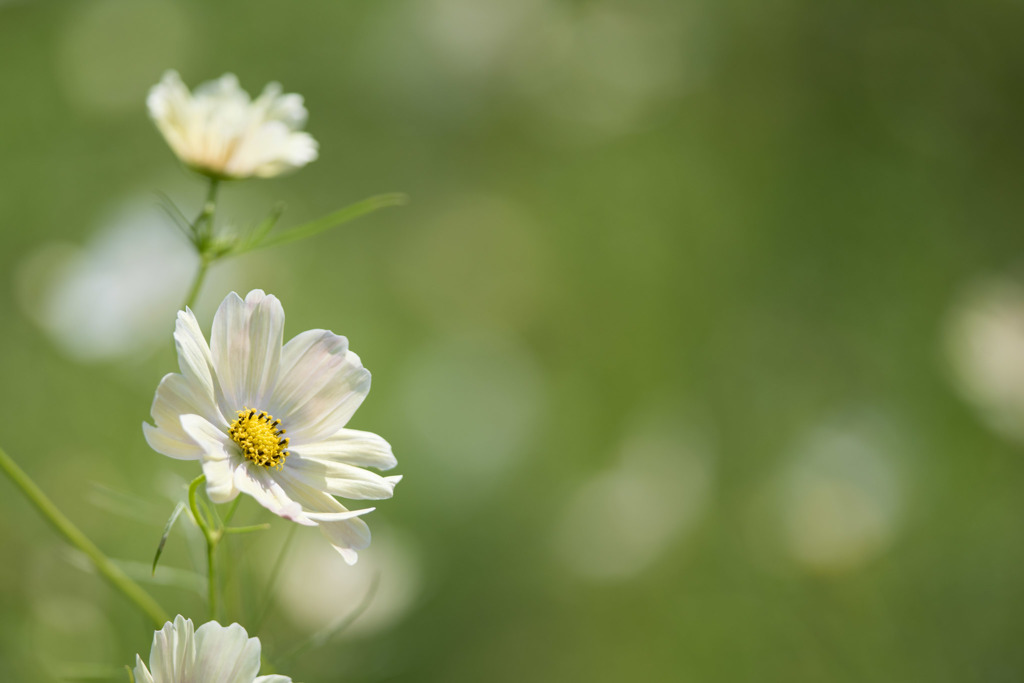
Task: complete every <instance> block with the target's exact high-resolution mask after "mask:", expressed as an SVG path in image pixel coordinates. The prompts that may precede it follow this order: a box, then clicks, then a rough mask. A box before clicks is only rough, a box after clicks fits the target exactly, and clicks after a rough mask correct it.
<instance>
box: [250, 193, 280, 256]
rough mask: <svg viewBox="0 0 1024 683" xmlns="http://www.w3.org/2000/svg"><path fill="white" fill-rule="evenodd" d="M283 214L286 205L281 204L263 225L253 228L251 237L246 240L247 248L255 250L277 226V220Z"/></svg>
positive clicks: (272, 211)
mask: <svg viewBox="0 0 1024 683" xmlns="http://www.w3.org/2000/svg"><path fill="white" fill-rule="evenodd" d="M282 213H284V204H283V203H279V204H278V205H277V206H275V207H274V208H273V209H272V210H271V211H270V213H269V214H268V215H267V217H266V218H264V219H263V222H262V223H260V224H259V225H257V226H256V227H255V228H253V231H252V233H250V235H249V237H248V238H247V239H246V240H245V245H246V247H253V248H255V247H256V245H258V244H259V243H260V242H262V241H263V238H264V237H266V236H267V234H268V233H269V232H270V231H271V230H272V229H273V228H274V226H275V225H277V220H278V219H279V218H280V217H281V214H282Z"/></svg>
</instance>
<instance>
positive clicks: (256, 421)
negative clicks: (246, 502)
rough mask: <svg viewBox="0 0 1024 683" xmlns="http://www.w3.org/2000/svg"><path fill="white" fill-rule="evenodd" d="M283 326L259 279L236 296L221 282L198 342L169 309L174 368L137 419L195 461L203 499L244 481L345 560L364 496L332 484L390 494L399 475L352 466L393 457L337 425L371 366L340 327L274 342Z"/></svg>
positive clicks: (362, 531) (184, 315)
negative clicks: (207, 328)
mask: <svg viewBox="0 0 1024 683" xmlns="http://www.w3.org/2000/svg"><path fill="white" fill-rule="evenodd" d="M283 333H284V309H282V307H281V303H280V302H279V301H278V300H277V298H276V297H274V296H268V295H266V294H264V293H263V291H262V290H258V289H257V290H253V291H251V292H249V294H248V296H246V298H245V300H244V301H243V300H242V299H241V298H240V297H239V296H238V295H237V294H235V293H234V292H232V293H230V294H228V296H227V297H226V298H225V299H224V301H223V303H221V305H220V308H219V309H218V310H217V313H216V315H215V316H214V318H213V329H212V332H211V334H210V344H209V345H207V343H206V339H205V338H204V337H203V333H202V331H201V330H200V329H199V323H198V322H196V318H195V316H194V315H193V314H192V311H190V310H187V309H186V310H185V311H182V312H179V313H178V321H177V325H176V327H175V331H174V339H175V342H176V344H177V348H178V363H179V366H180V368H181V374H177V373H171V374H168V375H166V376H165V377H164V378H163V380H161V382H160V386H159V387H157V390H156V397H155V398H154V400H153V407H152V409H151V413H152V415H153V420H154V422H155V423H156V426H155V427H154V426H152V425H150V424H146V423H143V425H142V428H143V431H144V432H145V435H146V441H148V442H149V445H150V446H151V447H152V448H153V449H154V450H156V451H157V452H159V453H162V454H164V455H167V456H169V457H172V458H177V459H180V460H199V461H200V463H201V464H202V468H203V474H205V475H206V492H207V495H208V496H209V497H210V500H212V501H214V502H216V503H225V502H228V501H230V500H233V499H234V498H235V497H236V496H238V494H239V493H240V492H241V493H247V494H249V495H250V496H252V497H253V498H255V499H256V501H257V502H258V503H259V504H260V505H262V506H264V507H265V508H267V509H268V510H270V511H271V512H273V513H274V514H276V515H279V516H281V517H284V518H285V519H289V520H291V521H293V522H297V523H299V524H303V525H306V526H319V527H320V530H321V531H322V532H323V533H324V535H325V536H326V537H327V539H328V540H329V541H330V542H331V545H333V546H334V548H335V549H336V550H337V551H338V552H339V553H341V556H342V557H343V558H344V559H345V561H346V562H348V563H349V564H354V563H355V561H356V559H357V553H356V551H357V550H361V549H363V548H365V547H367V546H368V545H369V543H370V530H369V529H368V528H367V526H366V524H365V523H364V522H363V521H362V520H360V519H358V517H359V516H361V515H364V514H366V513H367V512H370V511H372V510H373V508H365V509H361V510H351V511H350V510H348V509H347V508H345V507H344V506H343V505H341V503H339V502H338V501H337V500H336V499H335V498H334V496H335V495H337V496H343V497H345V498H350V499H355V500H366V499H381V498H390V497H391V496H392V494H393V492H394V488H395V484H397V483H398V481H399V480H400V479H401V477H400V476H396V477H382V476H380V475H378V474H375V473H373V472H370V471H368V470H365V469H363V467H366V466H369V467H375V468H377V469H381V470H386V469H390V468H392V467H394V466H395V464H396V461H395V456H394V455H393V454H392V452H391V446H390V445H389V444H388V443H387V441H385V440H384V439H382V438H381V437H379V436H377V435H376V434H371V433H369V432H361V431H356V430H352V429H344V426H345V424H346V423H347V422H348V421H349V418H351V417H352V414H353V413H355V411H356V409H357V408H358V407H359V405H360V404H361V403H362V402H363V399H364V398H366V395H367V393H369V391H370V373H369V372H368V371H367V370H366V369H365V368H364V367H363V365H362V363H361V362H360V360H359V356H357V355H356V354H354V353H352V352H351V351H349V350H348V340H347V339H346V338H345V337H341V336H338V335H336V334H334V333H333V332H329V331H327V330H308V331H306V332H303V333H301V334H299V335H297V336H295V337H294V338H292V339H291V341H289V342H288V343H287V344H284V345H283V346H282V339H283ZM275 416H276V417H275ZM286 430H287V434H288V436H284V434H285V433H286Z"/></svg>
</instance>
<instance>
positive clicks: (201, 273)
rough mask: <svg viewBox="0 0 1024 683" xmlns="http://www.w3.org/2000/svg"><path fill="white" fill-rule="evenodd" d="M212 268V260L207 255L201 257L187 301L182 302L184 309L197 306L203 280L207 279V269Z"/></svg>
mask: <svg viewBox="0 0 1024 683" xmlns="http://www.w3.org/2000/svg"><path fill="white" fill-rule="evenodd" d="M209 269H210V262H209V261H208V260H207V259H206V257H205V256H200V257H199V270H198V271H196V276H195V279H193V280H192V286H191V287H189V290H188V296H187V297H185V303H184V304H182V306H181V308H182V310H184V309H186V308H191V307H192V306H195V304H196V299H197V298H199V290H200V289H202V287H203V280H205V279H206V271H207V270H209Z"/></svg>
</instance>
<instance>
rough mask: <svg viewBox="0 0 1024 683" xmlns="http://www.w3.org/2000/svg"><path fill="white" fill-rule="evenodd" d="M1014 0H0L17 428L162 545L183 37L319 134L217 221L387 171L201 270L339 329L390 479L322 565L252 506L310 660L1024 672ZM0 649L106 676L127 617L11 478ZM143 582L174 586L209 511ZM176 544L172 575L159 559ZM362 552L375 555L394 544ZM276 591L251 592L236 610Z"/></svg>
mask: <svg viewBox="0 0 1024 683" xmlns="http://www.w3.org/2000/svg"><path fill="white" fill-rule="evenodd" d="M1022 26H1024V6H1022V5H1021V3H1019V2H1013V1H1011V0H977V1H976V2H970V3H967V2H953V1H950V0H937V1H933V2H915V1H912V0H898V1H889V2H854V1H853V0H845V1H843V0H839V1H837V2H825V3H822V2H814V1H811V0H778V1H776V2H771V3H761V2H751V1H743V0H725V1H723V2H712V1H711V0H702V1H700V2H688V1H685V0H673V1H658V0H629V1H626V0H592V1H588V0H514V1H513V0H420V1H417V2H412V1H409V0H374V1H372V2H370V1H363V2H337V1H331V2H328V1H326V0H324V1H321V0H316V1H314V0H305V1H304V2H292V3H273V2H266V1H254V0H247V1H245V2H242V1H241V0H230V1H226V2H217V3H209V2H197V1H194V0H193V1H188V2H167V1H157V0H148V1H147V2H138V1H136V0H98V1H90V2H16V1H11V0H7V1H6V2H3V1H0V83H2V84H3V91H4V96H3V105H2V106H0V218H2V228H0V229H2V231H3V238H4V240H3V241H4V248H3V249H2V251H0V273H2V274H3V277H2V278H0V314H2V316H3V321H4V325H3V334H2V335H0V380H2V392H0V397H2V398H0V401H2V403H0V415H2V416H3V419H2V428H0V443H2V445H3V447H4V448H5V449H7V450H8V451H9V452H10V453H11V454H12V455H13V456H14V457H15V458H16V459H17V460H18V461H19V462H20V463H21V464H22V465H23V466H24V468H25V469H26V470H27V471H28V472H29V473H30V474H31V475H32V476H33V477H34V478H35V479H36V480H37V481H38V482H39V483H40V484H41V485H42V486H43V487H44V488H45V489H46V490H47V491H48V492H49V493H50V494H51V495H52V496H53V497H54V498H55V499H56V500H57V501H58V502H59V504H60V505H61V507H62V508H63V509H64V510H65V511H66V512H67V513H68V514H70V515H71V516H72V517H73V518H74V519H75V520H76V521H77V522H78V523H79V524H80V525H81V526H82V528H83V529H84V530H85V531H86V532H87V533H88V534H89V535H90V536H91V537H92V538H93V539H94V540H96V542H97V543H98V544H99V545H100V546H101V547H102V548H103V549H105V550H106V551H107V552H109V553H110V554H111V555H112V556H114V557H117V558H120V559H123V560H124V561H125V563H126V565H125V566H126V567H128V568H129V569H130V570H131V571H133V572H136V573H139V574H140V575H141V576H143V577H144V576H145V575H146V574H147V571H146V565H147V563H148V562H149V561H150V559H151V558H152V553H153V550H154V548H155V545H156V542H157V539H158V538H159V535H160V530H161V528H162V526H163V523H164V521H165V520H166V518H167V515H168V514H169V513H170V511H171V509H172V508H173V505H174V502H175V501H176V500H178V499H180V498H181V497H182V495H183V485H184V483H185V482H187V481H188V480H189V479H191V478H192V477H193V476H194V475H195V474H196V469H195V466H194V464H192V463H185V462H177V461H173V460H171V459H168V458H164V457H162V456H159V455H157V454H155V453H153V452H151V451H150V450H149V449H148V448H147V446H146V444H145V442H144V440H143V438H142V432H141V429H140V423H141V422H142V421H143V420H147V419H149V405H150V402H151V401H152V395H153V391H154V389H155V387H156V385H157V382H158V380H159V379H160V377H161V376H162V375H163V374H164V373H166V372H170V371H172V370H174V369H175V357H174V354H173V351H172V347H171V337H170V333H171V330H172V326H173V320H174V311H175V310H176V307H177V306H178V305H179V304H180V302H181V300H183V298H184V295H185V292H186V290H187V287H188V282H189V278H190V277H191V273H192V270H193V268H194V263H193V262H192V261H191V260H190V256H189V251H188V248H187V246H186V245H185V244H184V242H183V241H182V240H181V239H180V238H179V236H178V235H177V233H175V232H174V231H173V228H172V227H171V225H170V223H169V221H168V220H167V219H166V218H165V217H164V216H163V215H162V214H161V213H160V212H159V210H158V209H157V208H156V207H157V201H156V195H155V191H158V190H159V191H164V192H167V193H168V194H169V195H170V196H172V197H174V198H175V200H176V201H178V202H179V203H180V204H181V205H182V206H183V207H185V208H186V209H187V212H188V213H192V212H193V211H195V210H196V208H197V207H198V205H199V202H200V200H201V197H202V196H203V193H204V186H203V184H202V182H201V180H199V179H198V178H196V177H194V176H192V175H190V174H189V173H188V172H187V171H185V170H184V169H182V168H181V167H180V165H179V164H178V163H177V161H176V160H175V159H174V157H173V155H172V154H171V152H170V151H169V149H168V148H167V147H166V145H165V144H164V142H163V140H162V139H161V137H160V135H159V134H158V133H157V132H156V130H155V128H154V127H153V125H152V124H151V122H150V121H149V119H148V116H147V114H146V110H145V105H144V102H145V96H146V93H147V91H148V89H149V87H150V86H151V85H153V84H155V83H156V82H157V81H158V80H159V78H160V76H161V74H162V73H163V71H164V70H165V69H168V68H175V69H177V70H178V71H179V72H180V73H181V74H182V77H183V78H184V80H185V81H186V83H188V84H189V85H191V86H195V85H197V84H198V83H199V82H201V81H205V80H208V79H211V78H215V77H217V76H219V75H220V74H222V73H224V72H228V71H230V72H234V73H235V74H237V75H238V76H239V78H240V80H241V83H242V86H243V87H244V88H246V89H247V90H248V91H250V92H257V91H259V90H260V89H262V87H263V84H264V83H266V82H268V81H271V80H277V81H280V82H281V83H282V84H283V86H284V88H285V91H286V92H298V93H301V94H302V95H303V96H304V97H305V98H306V104H307V106H308V108H309V110H310V122H309V125H308V127H307V129H308V130H309V131H310V132H311V133H312V135H313V136H314V137H315V138H316V139H317V140H318V141H319V142H320V153H321V156H320V159H319V160H317V161H316V162H314V163H313V164H311V165H310V166H309V167H307V168H305V169H303V170H301V171H300V172H298V173H296V174H295V175H292V176H289V177H286V178H281V179H276V180H270V181H251V182H246V183H232V184H229V185H227V186H226V187H224V188H223V191H222V193H221V198H222V203H221V207H220V214H219V218H220V222H221V225H230V224H232V223H234V224H235V225H246V224H250V223H253V222H256V221H258V220H260V219H261V218H262V216H263V215H265V214H266V212H267V211H268V210H270V208H271V207H272V206H273V205H274V203H275V202H276V201H278V200H284V201H285V202H287V206H288V209H287V212H286V213H285V215H284V218H283V220H282V224H283V225H291V224H297V223H299V222H301V221H303V220H308V219H312V218H315V217H317V216H319V215H322V214H324V213H326V212H328V211H331V210H333V209H335V208H338V207H340V206H341V205H344V204H347V203H349V202H352V201H356V200H358V199H361V198H363V197H365V196H368V195H370V194H376V193H380V192H387V191H402V192H406V193H408V194H409V195H410V196H411V197H412V203H411V204H409V205H408V206H407V207H404V208H400V209H388V210H386V211H382V212H380V213H377V214H374V215H372V216H370V217H368V218H364V219H361V220H360V221H358V222H357V223H353V224H349V225H348V226H345V227H343V228H340V229H338V230H336V231H333V232H330V233H328V234H326V235H323V236H320V237H318V238H316V239H313V240H309V241H306V242H302V243H297V244H294V245H289V246H287V247H283V248H281V249H279V250H276V251H274V252H273V253H258V254H252V255H249V256H245V257H241V258H239V259H237V260H235V261H232V262H230V263H224V264H219V265H218V266H217V267H216V270H215V272H214V273H213V276H212V278H211V280H209V281H208V283H207V287H206V288H205V290H204V292H203V295H202V297H201V299H200V302H199V305H198V306H197V313H198V315H199V318H200V321H201V323H202V324H203V326H204V329H207V330H208V328H209V323H210V319H211V316H212V313H213V310H214V309H215V307H216V304H217V303H218V302H219V301H220V299H221V298H222V297H223V296H224V294H225V293H227V292H228V291H230V290H232V289H235V290H238V291H240V292H245V291H247V290H248V289H250V288H252V287H261V288H263V289H266V290H267V291H269V292H272V293H274V294H276V295H277V296H278V297H279V298H280V299H281V300H282V302H283V303H284V306H285V310H286V312H287V315H288V329H287V330H286V336H288V337H290V336H292V335H294V334H296V333H298V332H300V331H302V330H305V329H309V328H314V327H324V328H330V329H333V330H334V331H335V332H338V333H340V334H344V335H346V336H348V337H349V339H350V341H351V345H352V348H353V349H354V350H355V351H357V352H358V353H359V355H360V356H361V357H362V360H363V362H364V363H365V364H366V365H367V367H369V368H370V369H371V371H372V372H373V373H374V386H373V391H372V392H371V394H370V397H369V399H368V400H367V402H366V403H365V404H364V405H363V407H362V408H361V409H360V411H359V412H358V413H357V415H356V417H355V419H354V420H353V422H352V426H354V427H356V428H360V429H367V430H371V431H375V432H377V433H380V434H382V435H383V436H385V437H386V438H387V439H389V440H390V441H391V442H392V444H393V446H394V449H395V452H396V454H397V456H398V459H399V467H398V469H397V470H396V472H397V473H400V474H403V475H405V480H404V481H403V482H402V483H401V484H400V485H399V487H398V489H397V491H396V497H395V498H394V499H393V500H389V501H382V502H381V504H380V505H379V507H378V510H377V511H376V512H374V513H372V515H370V517H369V518H368V522H369V524H370V526H371V528H372V530H373V533H374V542H373V545H372V546H371V548H370V549H369V550H368V551H366V552H365V553H362V554H361V557H360V562H359V564H358V565H356V566H355V567H354V568H348V567H346V566H345V565H344V563H342V562H341V561H340V558H337V557H336V556H335V555H334V554H333V551H332V550H331V549H330V548H329V547H328V546H327V544H326V543H324V542H323V540H322V538H321V537H320V535H319V534H317V533H316V532H315V531H303V530H300V533H299V535H298V537H297V538H296V540H295V542H294V543H293V544H292V545H291V546H290V547H289V548H288V564H287V565H286V571H285V578H284V579H283V581H282V582H281V585H280V586H279V588H278V589H276V590H274V591H271V592H268V591H267V590H266V589H265V579H266V574H267V570H268V567H269V566H270V565H271V564H272V563H273V558H274V557H275V555H276V554H277V553H278V552H279V551H280V549H281V547H282V544H283V542H284V537H285V532H286V530H287V526H286V523H285V522H283V521H282V520H278V519H276V518H275V519H270V518H271V515H269V513H265V512H264V511H263V510H262V509H261V508H259V507H258V506H257V505H256V504H255V503H253V501H251V500H246V501H244V502H243V504H242V507H241V508H240V513H239V514H240V515H241V516H242V517H244V518H245V519H246V520H248V521H251V522H253V523H255V522H260V521H267V520H270V521H272V522H273V528H272V530H271V531H269V532H266V533H265V534H264V535H262V536H259V537H256V536H249V537H245V538H235V539H232V541H233V542H234V541H237V543H233V546H232V548H231V551H232V552H231V556H232V558H233V563H234V564H233V572H232V577H233V578H232V580H231V583H230V585H229V587H228V595H229V607H230V611H229V616H230V618H231V619H238V620H240V621H241V622H242V623H243V624H244V625H246V626H247V627H248V628H249V629H250V632H255V633H258V635H260V637H261V638H262V640H263V642H264V647H265V651H266V652H267V653H268V655H269V657H270V659H271V660H273V661H279V662H280V661H282V659H285V654H286V653H287V652H288V651H289V650H290V649H292V648H293V647H294V646H295V645H296V644H297V643H300V642H302V641H303V640H304V639H306V638H307V637H308V636H309V635H310V634H311V633H314V632H316V631H317V630H319V629H321V628H323V627H324V626H326V625H328V624H331V623H333V622H334V621H336V620H337V619H339V618H342V617H344V615H346V614H349V613H350V612H351V611H352V610H353V609H356V608H357V606H358V605H359V604H360V602H361V601H362V600H363V599H364V598H365V596H366V595H367V594H368V592H370V591H371V589H372V587H373V585H374V583H375V582H376V583H377V590H376V594H375V596H374V597H373V601H372V603H371V605H370V607H369V608H368V609H367V611H366V613H365V614H364V615H363V616H362V617H361V618H360V619H359V620H358V621H357V622H355V624H353V625H352V626H351V627H350V628H348V629H346V630H345V631H343V632H342V633H341V634H340V635H338V636H337V637H336V638H334V639H332V640H331V641H330V642H329V643H328V644H327V645H325V646H323V647H320V648H317V649H314V650H312V651H309V652H307V653H304V654H302V655H301V656H299V657H296V658H294V659H293V660H292V661H290V662H287V660H286V659H285V662H286V663H287V666H285V665H284V664H282V665H281V667H280V668H281V669H282V672H283V673H286V674H289V675H291V676H292V677H293V678H295V680H297V681H306V682H307V683H313V682H314V681H351V682H358V681H417V682H423V681H445V682H446V683H451V682H453V681H481V680H484V681H523V680H532V681H609V682H611V681H632V680H652V681H780V682H782V681H785V682H793V681H909V680H928V681H964V680H972V681H974V680H976V681H1016V680H1021V679H1022V678H1024V648H1022V647H1021V644H1020V643H1021V637H1022V635H1024V628H1022V627H1024V580H1022V578H1021V576H1022V569H1024V543H1022V538H1024V495H1021V491H1022V489H1024V462H1022V455H1024V454H1022V443H1024V293H1022V292H1024V290H1022V289H1021V285H1020V282H1021V279H1020V273H1021V266H1022V259H1021V255H1022V254H1024V230H1022V229H1021V216H1022V215H1024V192H1022V191H1021V179H1022V177H1024V176H1022V172H1021V159H1022V152H1024V125H1022V120H1024V117H1022V114H1021V111H1022V105H1024V42H1022V41H1021V39H1020V36H1021V28H1022ZM0 512H2V514H0V548H2V550H0V556H2V558H3V559H2V561H0V680H4V681H54V680H125V677H124V674H123V671H122V672H120V673H119V672H118V667H119V666H121V665H122V664H125V663H129V662H131V661H132V660H133V659H134V655H135V653H137V652H140V653H142V654H143V656H144V658H145V657H146V656H147V653H148V651H149V643H150V640H151V637H152V629H151V627H150V626H149V625H148V624H147V623H146V622H145V621H144V619H143V618H142V617H141V616H139V615H138V614H137V613H136V612H135V611H134V610H133V608H132V607H131V606H129V605H128V604H127V603H126V602H125V601H124V600H123V599H122V598H121V597H120V595H118V594H116V593H114V592H113V591H111V590H110V589H109V588H107V586H106V585H105V584H104V583H102V581H101V580H100V579H99V578H97V577H96V576H95V575H93V574H91V573H90V572H88V571H84V570H83V566H82V561H81V559H80V558H78V557H76V556H75V555H74V554H73V553H70V552H69V551H68V549H67V548H66V546H65V545H64V544H63V543H62V541H61V540H60V539H59V538H58V537H57V536H56V535H55V534H54V533H53V532H52V531H51V530H50V528H49V527H47V526H46V525H45V524H44V522H43V521H42V520H41V519H40V518H39V516H38V515H37V514H36V513H35V512H34V510H33V509H32V508H31V507H30V506H29V505H28V504H27V502H26V501H25V499H24V497H23V496H22V494H21V493H20V492H19V491H18V490H17V489H16V488H14V487H13V486H12V485H10V484H9V483H8V482H7V481H6V480H4V481H0ZM186 527H187V525H181V527H180V528H178V529H176V530H175V532H174V534H172V536H171V538H170V541H169V543H168V551H167V554H166V555H165V560H164V566H163V567H162V568H161V570H160V571H158V573H157V576H156V581H157V583H158V584H160V585H157V586H155V587H154V588H153V590H154V591H155V593H156V594H157V595H158V597H159V599H160V600H161V601H162V602H163V603H164V604H165V605H166V606H167V607H168V608H169V609H171V610H172V611H173V612H182V613H184V614H185V615H187V616H191V617H192V618H193V619H195V620H197V621H202V620H204V619H205V607H204V604H203V601H202V598H201V597H200V594H199V593H198V592H197V591H196V590H195V585H194V584H195V579H194V577H193V576H192V575H191V574H189V572H188V570H191V569H192V568H193V567H199V568H201V567H202V556H201V544H200V543H199V539H198V538H197V537H196V534H195V533H194V530H189V529H187V528H186ZM174 570H178V571H177V572H176V571H174ZM375 577H377V578H375ZM265 607H266V608H267V609H269V612H268V616H267V618H266V620H265V621H264V622H263V623H262V624H260V625H259V628H258V629H257V628H256V625H257V621H258V616H259V614H260V612H261V611H262V610H263V609H264V608H265Z"/></svg>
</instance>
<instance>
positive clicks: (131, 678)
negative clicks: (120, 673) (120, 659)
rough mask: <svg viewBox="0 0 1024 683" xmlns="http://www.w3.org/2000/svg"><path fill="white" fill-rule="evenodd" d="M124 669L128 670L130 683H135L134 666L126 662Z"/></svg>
mask: <svg viewBox="0 0 1024 683" xmlns="http://www.w3.org/2000/svg"><path fill="white" fill-rule="evenodd" d="M124 670H125V671H127V672H128V683H135V674H134V673H132V668H131V667H130V666H128V665H127V664H125V665H124Z"/></svg>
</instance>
